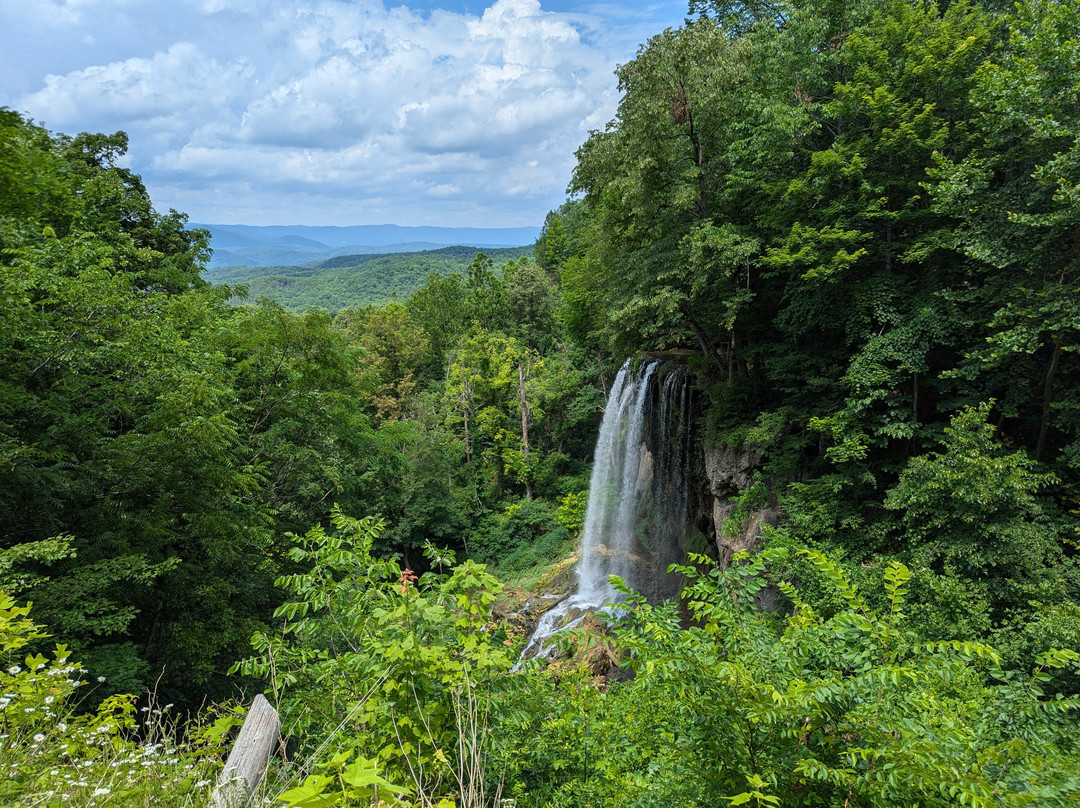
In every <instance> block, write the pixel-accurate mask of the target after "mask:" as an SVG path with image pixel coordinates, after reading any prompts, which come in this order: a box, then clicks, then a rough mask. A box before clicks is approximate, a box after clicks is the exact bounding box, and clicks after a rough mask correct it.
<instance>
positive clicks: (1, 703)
mask: <svg viewBox="0 0 1080 808" xmlns="http://www.w3.org/2000/svg"><path fill="white" fill-rule="evenodd" d="M9 704H11V699H9V698H7V697H6V696H5V697H4V698H2V699H0V710H2V709H3V708H5V707H7V706H8V705H9Z"/></svg>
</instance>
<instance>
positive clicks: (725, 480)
mask: <svg viewBox="0 0 1080 808" xmlns="http://www.w3.org/2000/svg"><path fill="white" fill-rule="evenodd" d="M702 455H703V460H704V463H703V471H704V476H705V479H704V481H703V482H704V486H703V487H704V488H705V489H706V490H707V492H708V495H709V496H711V498H712V509H711V511H712V515H711V516H712V518H711V520H710V522H711V524H710V526H709V535H710V536H711V538H712V540H713V541H714V542H715V545H716V552H717V554H718V557H719V559H720V566H721V567H722V568H724V569H726V568H727V567H728V566H729V565H730V564H731V558H732V556H734V555H735V553H738V552H740V551H742V550H753V549H755V548H756V547H757V546H758V545H759V544H760V538H761V532H762V529H763V527H764V526H765V525H772V526H775V525H776V523H777V521H778V520H779V518H780V511H779V510H777V509H776V508H771V507H763V508H760V509H757V510H753V511H751V512H750V513H749V516H748V518H746V519H745V521H744V522H743V523H742V524H737V525H736V524H732V523H730V522H729V518H730V517H731V516H732V512H733V511H734V510H735V504H736V503H735V500H736V498H737V497H738V496H739V495H740V494H742V492H744V491H745V490H746V489H748V488H749V487H750V486H751V485H753V482H754V471H755V470H757V469H760V468H761V464H762V459H763V452H762V450H761V449H760V448H758V447H755V446H746V447H742V448H739V449H733V448H731V447H730V446H717V447H709V446H706V447H703V449H702Z"/></svg>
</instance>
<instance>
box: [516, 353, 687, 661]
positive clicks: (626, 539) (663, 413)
mask: <svg viewBox="0 0 1080 808" xmlns="http://www.w3.org/2000/svg"><path fill="white" fill-rule="evenodd" d="M658 377H660V378H662V383H661V384H657V379H658ZM689 409H690V385H689V374H688V372H687V370H686V368H685V367H684V366H682V365H674V366H672V365H665V366H663V367H662V363H661V362H658V361H655V360H649V361H646V362H644V363H642V365H641V366H640V367H639V368H638V369H637V370H636V371H635V370H634V369H633V367H632V366H631V363H630V362H629V361H628V362H627V363H626V364H625V365H623V367H622V369H621V370H620V371H619V373H618V375H617V376H616V377H615V382H614V384H612V386H611V392H610V393H609V394H608V400H607V406H606V407H605V409H604V418H603V421H602V422H601V424H600V434H599V436H598V438H597V440H596V451H595V452H594V454H593V468H592V476H591V478H590V481H589V501H588V507H587V508H586V512H585V524H584V526H583V529H582V535H581V557H580V561H579V562H578V570H577V575H578V582H577V592H576V593H575V594H573V595H571V596H569V597H567V598H565V599H564V600H563V601H561V602H560V603H559V604H558V605H556V606H554V607H553V608H551V609H549V610H548V611H547V612H545V613H544V615H543V616H542V617H541V618H540V621H539V622H538V623H537V626H536V629H535V630H534V631H533V634H532V636H531V637H530V638H529V642H528V643H527V644H526V646H525V650H524V651H523V652H522V659H527V658H531V657H533V656H540V657H547V656H549V655H550V653H551V652H552V649H551V648H550V643H549V642H548V640H550V639H551V637H552V636H553V635H554V634H556V633H558V632H560V631H565V630H567V629H569V628H573V627H574V626H577V625H578V624H579V623H580V622H581V621H582V619H584V617H585V615H587V614H589V613H591V612H592V613H594V612H598V611H601V610H602V609H604V608H605V607H606V606H607V604H609V603H617V602H618V601H619V600H620V598H621V596H620V595H619V593H618V592H616V590H615V588H614V587H613V586H612V585H611V583H610V582H609V578H610V577H611V576H612V575H617V576H619V577H620V578H622V579H623V580H625V581H626V582H627V583H628V584H629V585H630V586H631V587H632V588H634V589H636V590H638V591H641V592H643V593H645V594H646V595H647V596H648V597H649V598H650V599H652V600H657V599H663V598H667V597H674V596H675V595H677V594H678V582H677V580H675V579H674V577H673V576H670V575H669V574H668V573H667V566H668V564H670V563H672V562H676V561H681V560H682V559H683V557H684V543H685V539H686V534H687V529H688V527H689V514H690V507H689V487H690V486H689V477H690V463H689V458H690V422H689ZM519 664H520V663H519Z"/></svg>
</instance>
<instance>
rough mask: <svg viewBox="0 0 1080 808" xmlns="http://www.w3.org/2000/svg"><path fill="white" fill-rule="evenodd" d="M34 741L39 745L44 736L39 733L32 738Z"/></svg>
mask: <svg viewBox="0 0 1080 808" xmlns="http://www.w3.org/2000/svg"><path fill="white" fill-rule="evenodd" d="M34 740H35V741H37V742H38V743H41V742H42V741H44V740H45V736H44V735H42V734H41V733H40V732H39V733H38V734H37V735H35V736H34Z"/></svg>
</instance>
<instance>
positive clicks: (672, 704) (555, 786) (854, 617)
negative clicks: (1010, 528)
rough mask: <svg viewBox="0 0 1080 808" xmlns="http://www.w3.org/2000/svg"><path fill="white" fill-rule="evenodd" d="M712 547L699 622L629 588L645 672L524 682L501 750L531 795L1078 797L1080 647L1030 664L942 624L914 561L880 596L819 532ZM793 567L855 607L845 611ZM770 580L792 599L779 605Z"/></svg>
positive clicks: (642, 798)
mask: <svg viewBox="0 0 1080 808" xmlns="http://www.w3.org/2000/svg"><path fill="white" fill-rule="evenodd" d="M693 560H694V561H695V562H697V563H698V564H702V565H704V571H699V569H698V568H697V567H683V568H680V571H681V572H682V573H683V574H684V575H686V576H687V578H688V579H689V581H690V585H689V586H688V588H687V590H686V592H685V593H684V594H685V596H686V598H687V599H688V602H689V605H690V609H691V612H692V614H693V615H694V617H695V626H694V627H692V628H689V629H683V628H680V626H679V620H678V615H677V614H676V612H675V609H674V606H673V605H672V604H667V605H665V606H662V607H655V606H651V605H649V604H647V603H645V602H644V600H643V599H642V598H641V597H640V596H638V595H635V594H633V593H630V592H628V591H627V595H629V597H630V600H629V606H630V610H629V612H628V614H627V616H626V618H625V619H623V620H622V621H621V622H620V623H619V624H618V625H617V626H616V629H615V634H616V643H617V645H619V646H620V647H621V648H622V649H623V650H624V651H625V652H626V653H628V654H629V655H630V660H631V661H630V665H631V667H632V670H633V672H634V674H635V676H634V678H633V679H631V680H630V681H627V682H622V683H612V684H610V686H609V689H608V690H607V691H606V692H600V691H596V690H593V691H592V692H591V693H590V692H588V690H589V687H588V684H587V683H583V682H580V681H572V680H566V679H564V680H562V681H555V680H551V679H547V678H546V677H544V676H543V675H534V676H532V677H531V678H529V679H528V680H526V682H525V683H524V684H523V686H524V687H525V688H526V689H527V691H528V694H529V695H528V697H527V699H526V701H524V702H523V703H527V704H529V713H528V716H527V717H526V718H525V719H524V720H521V719H520V718H516V717H513V715H514V714H510V715H511V716H512V717H510V718H509V720H506V721H504V723H503V726H502V727H501V728H500V729H501V731H502V738H503V743H502V745H501V747H500V750H499V757H498V760H499V762H500V764H501V765H502V766H505V767H506V770H507V793H508V794H510V795H512V796H514V797H515V798H516V799H517V803H516V804H517V805H518V806H538V807H539V806H581V805H591V806H621V807H622V808H627V807H630V808H638V807H639V806H679V807H680V808H689V807H690V806H702V807H704V806H720V805H743V804H750V805H756V806H763V805H772V806H790V807H791V808H796V806H836V807H837V808H839V806H842V805H859V806H874V807H875V808H876V807H878V806H880V808H886V807H887V806H888V807H890V808H891V806H897V805H912V806H914V805H918V806H923V807H924V808H930V807H931V806H942V807H944V806H953V805H970V806H976V807H977V808H989V807H990V806H1062V807H1063V808H1064V806H1072V805H1076V804H1077V800H1078V799H1080V776H1078V775H1077V771H1078V765H1080V750H1078V748H1077V743H1078V741H1080V732H1078V730H1077V721H1076V711H1077V709H1078V708H1080V700H1078V699H1077V698H1075V697H1073V698H1065V697H1064V696H1062V695H1061V694H1059V693H1053V692H1052V691H1050V690H1049V687H1050V685H1052V683H1053V681H1054V679H1053V674H1055V673H1058V672H1062V671H1063V670H1064V669H1066V668H1073V669H1075V668H1076V666H1077V663H1078V660H1080V656H1078V655H1077V653H1076V652H1074V651H1071V650H1050V651H1047V652H1045V653H1043V654H1040V655H1039V657H1038V658H1037V660H1036V663H1035V668H1034V670H1032V671H1031V672H1029V673H1026V674H1022V673H1019V672H1017V671H1005V670H1003V669H1002V658H1001V656H1000V655H999V654H998V653H997V652H996V651H995V650H994V649H993V648H990V647H988V646H985V645H982V644H979V643H975V642H967V641H961V640H949V641H941V642H933V643H927V642H923V641H922V640H921V639H920V638H919V637H918V635H917V633H915V632H913V631H912V630H911V627H910V626H909V624H908V620H907V616H906V610H907V590H908V583H909V580H910V577H911V573H910V571H909V570H908V568H907V567H906V566H904V565H903V564H900V563H899V562H893V563H891V564H889V565H888V567H887V569H886V571H885V573H884V577H883V583H882V592H881V593H880V594H881V600H882V603H883V608H881V609H873V608H871V607H870V606H869V605H868V601H867V599H866V598H864V596H863V595H861V594H860V592H859V591H858V590H857V589H856V588H855V587H853V586H852V585H851V583H850V582H849V580H848V578H847V576H846V575H845V573H844V572H843V571H842V569H841V568H840V567H839V566H838V565H837V564H836V563H835V562H833V561H832V560H830V559H829V558H828V557H827V556H825V555H823V554H821V553H819V552H816V551H810V550H798V551H794V552H793V551H790V550H788V549H787V548H785V547H780V546H777V547H775V548H773V549H769V550H766V551H764V552H763V553H761V554H759V555H758V556H756V557H754V558H752V559H750V558H747V557H746V556H745V554H744V555H742V556H740V557H737V559H736V560H737V563H736V564H735V565H734V566H732V567H731V568H729V569H728V570H726V571H723V572H721V571H720V570H719V569H717V568H715V567H712V566H710V562H709V561H708V559H705V558H702V557H697V558H694V559H693ZM792 580H812V581H816V582H817V586H818V588H820V590H821V591H823V592H827V593H828V594H829V595H830V596H831V597H832V598H833V599H835V600H837V601H839V602H840V603H841V604H842V606H841V607H840V608H839V609H836V610H835V611H832V613H831V614H830V615H829V616H825V614H824V613H823V612H822V611H819V606H820V605H821V604H818V605H815V604H813V603H811V602H809V601H807V600H804V598H803V597H802V596H801V595H800V593H799V591H798V590H797V589H796V587H795V586H794V585H793V584H792V583H791V581H792ZM770 585H771V586H773V587H776V588H778V589H779V590H781V591H782V593H783V597H784V598H786V602H788V603H790V604H791V606H792V609H793V611H792V612H791V613H790V614H782V613H777V612H769V611H762V610H761V609H760V608H759V602H760V601H759V599H760V596H761V594H762V592H763V591H764V590H765V588H766V587H767V586H770ZM826 608H827V607H826Z"/></svg>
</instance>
